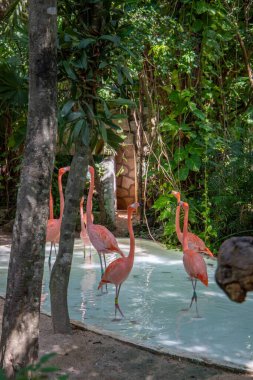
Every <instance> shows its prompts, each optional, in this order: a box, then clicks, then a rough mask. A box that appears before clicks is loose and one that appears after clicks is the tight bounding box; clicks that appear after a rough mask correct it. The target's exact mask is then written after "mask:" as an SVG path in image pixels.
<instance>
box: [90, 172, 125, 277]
mask: <svg viewBox="0 0 253 380" xmlns="http://www.w3.org/2000/svg"><path fill="white" fill-rule="evenodd" d="M89 173H90V188H89V193H88V199H87V205H86V215H87V225H86V227H87V232H88V236H89V238H90V241H91V244H92V245H93V247H94V248H95V249H96V251H97V253H98V255H99V260H100V266H101V276H102V275H103V273H104V269H103V264H102V259H101V255H103V258H104V264H105V268H106V260H105V254H106V253H112V252H117V253H119V254H120V255H121V256H122V257H124V256H125V255H124V253H123V252H122V251H121V249H120V248H119V246H118V243H117V240H116V238H115V236H114V235H113V234H112V233H111V232H110V231H109V230H108V229H107V228H106V227H104V226H101V225H100V224H93V222H92V196H93V191H94V176H95V172H94V168H93V167H92V166H89Z"/></svg>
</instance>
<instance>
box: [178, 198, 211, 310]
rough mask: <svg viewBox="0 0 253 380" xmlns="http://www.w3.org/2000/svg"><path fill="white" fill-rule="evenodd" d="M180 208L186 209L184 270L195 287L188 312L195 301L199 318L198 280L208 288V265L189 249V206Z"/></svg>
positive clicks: (183, 205) (184, 203)
mask: <svg viewBox="0 0 253 380" xmlns="http://www.w3.org/2000/svg"><path fill="white" fill-rule="evenodd" d="M180 206H181V207H183V209H184V213H185V215H184V227H183V252H184V255H183V263H184V268H185V270H186V272H187V273H188V275H189V276H190V278H191V282H192V287H193V295H192V299H191V303H190V306H189V308H188V310H189V309H190V308H191V306H192V303H193V301H195V302H196V312H197V317H199V313H198V307H197V293H196V286H197V280H200V281H201V282H202V283H203V284H204V285H205V286H208V276H207V269H206V263H205V260H204V259H203V257H202V256H201V255H200V254H199V253H198V252H196V251H194V250H193V249H192V248H189V245H188V242H189V240H188V215H189V205H188V203H186V202H182V201H180Z"/></svg>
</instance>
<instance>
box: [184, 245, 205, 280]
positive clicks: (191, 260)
mask: <svg viewBox="0 0 253 380" xmlns="http://www.w3.org/2000/svg"><path fill="white" fill-rule="evenodd" d="M183 263H184V267H185V270H186V272H187V273H188V274H189V276H190V277H192V278H197V279H199V280H200V281H201V282H202V283H203V284H204V285H206V286H208V276H207V270H206V263H205V260H204V259H203V257H202V256H201V255H200V254H199V253H197V252H194V251H191V250H188V251H186V253H184V256H183Z"/></svg>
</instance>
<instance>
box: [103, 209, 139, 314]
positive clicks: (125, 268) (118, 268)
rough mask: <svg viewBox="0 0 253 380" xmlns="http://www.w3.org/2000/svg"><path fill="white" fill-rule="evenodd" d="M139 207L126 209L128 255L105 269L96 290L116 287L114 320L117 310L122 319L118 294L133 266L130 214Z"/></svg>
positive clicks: (133, 242) (133, 249) (133, 246)
mask: <svg viewBox="0 0 253 380" xmlns="http://www.w3.org/2000/svg"><path fill="white" fill-rule="evenodd" d="M138 207H139V203H137V202H136V203H133V204H131V205H130V206H128V208H127V216H128V219H127V220H128V231H129V236H130V250H129V255H128V256H127V257H120V258H118V259H116V260H114V261H113V262H111V264H110V265H109V266H108V267H107V268H106V270H105V273H104V274H103V276H102V278H101V281H100V283H99V285H98V289H100V288H101V287H102V286H103V285H104V284H108V283H109V284H114V285H115V287H116V293H115V303H114V304H115V320H116V313H117V310H119V312H120V314H121V315H122V317H124V314H123V313H122V311H121V309H120V307H119V302H118V299H119V292H120V288H121V285H122V283H123V282H124V281H125V280H126V279H127V277H128V276H129V273H130V272H131V270H132V267H133V264H134V251H135V239H134V232H133V224H132V213H133V211H135V210H136V209H137V208H138Z"/></svg>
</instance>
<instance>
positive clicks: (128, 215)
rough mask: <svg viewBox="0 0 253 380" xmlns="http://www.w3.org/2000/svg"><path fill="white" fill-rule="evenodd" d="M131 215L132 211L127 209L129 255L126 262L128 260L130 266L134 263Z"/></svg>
mask: <svg viewBox="0 0 253 380" xmlns="http://www.w3.org/2000/svg"><path fill="white" fill-rule="evenodd" d="M132 214H133V210H132V209H128V212H127V226H128V231H129V236H130V250H129V255H128V256H127V260H129V262H130V263H131V265H132V264H133V262H134V250H135V238H134V231H133V223H132Z"/></svg>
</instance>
